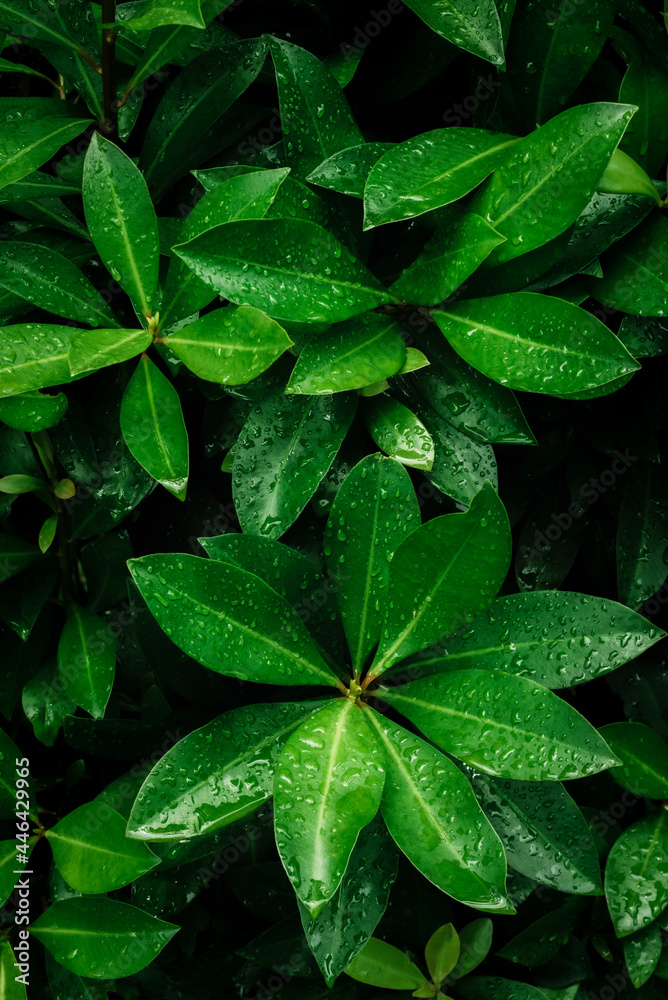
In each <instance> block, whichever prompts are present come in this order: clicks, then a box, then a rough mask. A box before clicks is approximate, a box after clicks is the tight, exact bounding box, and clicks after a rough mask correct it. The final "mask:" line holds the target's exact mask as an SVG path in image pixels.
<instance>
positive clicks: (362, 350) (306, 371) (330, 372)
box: [285, 312, 406, 395]
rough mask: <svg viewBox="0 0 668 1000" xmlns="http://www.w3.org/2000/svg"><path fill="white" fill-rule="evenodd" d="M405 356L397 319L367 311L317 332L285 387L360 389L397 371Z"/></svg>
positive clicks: (290, 389)
mask: <svg viewBox="0 0 668 1000" xmlns="http://www.w3.org/2000/svg"><path fill="white" fill-rule="evenodd" d="M405 359H406V345H405V344H404V340H403V337H402V336H401V327H400V325H399V324H398V323H397V321H396V320H395V319H393V318H392V317H390V316H380V315H378V314H377V313H372V312H368V313H364V314H363V315H362V316H358V317H356V318H355V319H351V320H346V322H344V323H337V324H336V325H335V326H333V327H331V328H330V329H329V330H326V331H325V332H324V333H317V334H315V336H314V337H312V339H311V340H309V341H308V343H307V344H305V346H304V347H303V348H302V350H301V352H300V354H299V357H298V359H297V364H296V365H295V368H294V371H293V372H292V375H291V376H290V381H289V382H288V385H287V388H286V390H285V391H286V392H287V393H289V394H293V393H294V394H302V395H310V394H314V395H326V394H329V393H332V392H344V391H346V390H350V389H361V388H362V387H363V386H366V385H371V384H372V383H374V382H380V381H381V380H382V379H385V378H389V377H390V376H391V375H396V374H397V372H399V371H400V369H401V367H402V365H403V364H404V361H405Z"/></svg>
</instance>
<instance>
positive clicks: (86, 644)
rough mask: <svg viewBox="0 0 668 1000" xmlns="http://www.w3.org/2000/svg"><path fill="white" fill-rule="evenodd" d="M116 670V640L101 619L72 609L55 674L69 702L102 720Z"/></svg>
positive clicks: (60, 643)
mask: <svg viewBox="0 0 668 1000" xmlns="http://www.w3.org/2000/svg"><path fill="white" fill-rule="evenodd" d="M115 669H116V640H115V638H114V635H113V633H112V632H111V630H110V629H109V628H108V627H107V625H106V623H105V622H104V620H103V619H102V618H99V617H98V616H97V615H94V614H91V612H90V611H87V610H86V609H85V608H82V607H79V606H78V605H76V604H75V605H74V606H73V607H72V609H71V611H70V614H69V617H68V618H67V621H66V622H65V625H64V626H63V631H62V633H61V636H60V641H59V643H58V671H59V674H60V678H61V681H62V683H63V685H64V687H65V691H66V692H67V695H68V697H69V698H71V700H72V701H73V702H74V703H75V704H76V705H80V706H81V708H83V709H85V710H86V711H87V712H90V714H91V715H92V716H93V718H94V719H102V718H103V717H104V711H105V708H106V706H107V702H108V701H109V696H110V694H111V688H112V685H113V683H114V673H115Z"/></svg>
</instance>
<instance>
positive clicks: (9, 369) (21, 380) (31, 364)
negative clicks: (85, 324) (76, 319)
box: [0, 323, 81, 396]
mask: <svg viewBox="0 0 668 1000" xmlns="http://www.w3.org/2000/svg"><path fill="white" fill-rule="evenodd" d="M80 333H81V331H80V330H77V329H74V328H73V327H70V326H52V325H50V324H45V323H26V324H23V325H20V326H6V327H4V328H3V331H2V344H1V345H0V396H15V395H16V394H17V393H22V392H28V391H30V390H32V389H44V388H46V387H47V386H52V385H61V384H62V383H63V382H69V381H70V379H71V375H70V366H69V364H68V363H67V357H68V351H69V347H70V344H71V343H72V341H73V340H74V339H75V338H76V336H77V335H78V334H80Z"/></svg>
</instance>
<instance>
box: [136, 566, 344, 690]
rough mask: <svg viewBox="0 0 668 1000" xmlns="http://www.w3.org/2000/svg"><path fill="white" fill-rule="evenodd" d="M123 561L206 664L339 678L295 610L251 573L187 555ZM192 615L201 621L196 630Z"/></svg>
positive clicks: (296, 680)
mask: <svg viewBox="0 0 668 1000" xmlns="http://www.w3.org/2000/svg"><path fill="white" fill-rule="evenodd" d="M128 566H129V569H130V573H131V574H132V577H133V579H134V581H135V583H136V584H137V587H138V588H139V591H140V593H141V595H142V597H143V598H144V600H145V601H146V603H147V604H148V606H149V610H150V611H151V614H152V615H153V616H154V618H155V619H156V621H157V622H158V624H159V625H160V627H161V628H162V629H163V630H164V631H165V632H167V634H168V635H169V637H170V639H171V640H172V642H174V643H175V644H176V645H177V646H178V647H179V648H180V649H182V650H183V651H184V652H185V653H187V654H188V655H189V656H191V657H192V658H193V659H195V660H198V661H199V662H200V663H202V664H203V665H204V666H205V667H208V668H209V669H210V670H215V671H216V672H217V673H220V674H225V675H227V676H228V677H239V678H240V679H241V680H244V681H249V680H252V681H257V682H264V683H268V684H299V685H301V684H316V685H322V684H324V685H327V686H329V687H336V686H339V682H338V680H337V678H336V677H335V676H334V674H333V673H332V672H331V670H330V669H329V667H328V666H327V665H326V664H325V662H324V660H323V659H322V657H321V656H320V654H319V652H318V650H317V648H316V646H315V643H314V642H313V640H312V638H311V636H310V635H309V633H308V632H307V631H306V629H305V628H304V626H303V625H302V624H301V621H300V620H299V617H298V615H297V613H296V611H294V609H293V608H292V607H291V606H290V605H289V604H288V602H287V601H286V600H284V598H282V597H280V596H279V595H278V594H277V593H276V592H275V591H273V590H272V589H271V587H269V586H268V585H267V584H266V583H264V582H263V581H262V580H260V579H259V578H258V577H256V576H254V575H253V574H252V573H247V572H246V571H245V570H242V569H240V568H239V567H237V566H234V565H230V564H227V563H222V562H220V563H219V562H214V561H213V560H210V559H200V558H197V557H196V556H190V555H156V556H144V557H143V558H141V559H130V560H129V562H128ZM162 580H165V581H166V582H165V583H162ZM193 616H195V617H196V620H197V622H198V623H199V622H201V623H202V625H201V628H200V627H199V625H198V628H197V631H194V630H193V628H192V624H191V621H192V619H193ZM295 637H296V638H295Z"/></svg>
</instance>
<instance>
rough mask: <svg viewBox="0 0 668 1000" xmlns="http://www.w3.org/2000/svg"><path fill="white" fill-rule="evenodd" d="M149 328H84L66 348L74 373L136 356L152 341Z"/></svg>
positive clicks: (94, 369)
mask: <svg viewBox="0 0 668 1000" xmlns="http://www.w3.org/2000/svg"><path fill="white" fill-rule="evenodd" d="M151 340H152V337H151V334H150V333H149V332H148V330H83V331H82V332H81V333H80V334H79V336H78V337H75V338H74V340H73V341H72V342H71V344H70V346H69V350H68V352H67V363H68V364H69V366H70V373H71V374H72V375H73V376H76V375H84V374H87V373H88V372H94V371H99V369H100V368H105V367H106V366H107V365H115V364H118V363H119V362H121V361H127V360H129V359H130V358H136V357H137V355H138V354H141V353H142V352H143V351H145V350H146V349H147V347H149V346H150V344H151Z"/></svg>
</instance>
